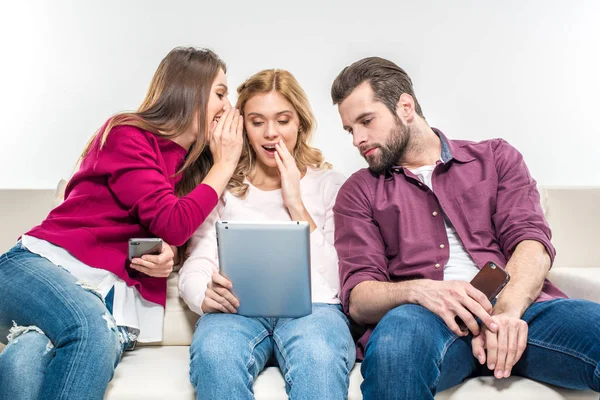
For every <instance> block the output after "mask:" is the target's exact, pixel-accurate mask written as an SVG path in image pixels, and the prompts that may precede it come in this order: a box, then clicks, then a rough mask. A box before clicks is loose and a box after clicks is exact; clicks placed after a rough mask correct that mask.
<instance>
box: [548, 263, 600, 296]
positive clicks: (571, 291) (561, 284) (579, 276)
mask: <svg viewBox="0 0 600 400" xmlns="http://www.w3.org/2000/svg"><path fill="white" fill-rule="evenodd" d="M548 279H550V281H552V283H554V284H555V285H556V286H558V288H559V289H560V290H562V291H563V292H564V293H565V294H566V295H567V296H569V297H571V298H573V299H584V300H590V301H594V302H596V303H600V267H585V268H574V267H563V268H553V269H551V270H550V272H549V273H548Z"/></svg>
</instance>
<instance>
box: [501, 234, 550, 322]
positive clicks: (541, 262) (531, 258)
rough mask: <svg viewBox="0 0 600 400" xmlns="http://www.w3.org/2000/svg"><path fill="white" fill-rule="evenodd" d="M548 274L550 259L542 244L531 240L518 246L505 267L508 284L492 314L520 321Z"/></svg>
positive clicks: (537, 294)
mask: <svg viewBox="0 0 600 400" xmlns="http://www.w3.org/2000/svg"><path fill="white" fill-rule="evenodd" d="M549 270H550V256H549V255H548V252H547V251H546V248H545V247H544V245H543V244H541V243H540V242H537V241H534V240H524V241H522V242H521V243H519V244H518V245H517V247H516V248H515V251H514V252H513V255H512V257H511V258H510V260H509V261H508V264H507V265H506V271H508V273H509V274H510V282H509V283H508V285H506V288H504V290H503V291H502V293H501V294H500V296H499V297H498V301H497V302H496V305H495V306H494V313H510V314H513V315H515V316H516V317H517V318H521V316H523V314H524V313H525V310H527V308H528V307H529V306H530V305H531V304H532V303H533V302H534V301H535V299H537V297H538V296H539V294H540V292H541V290H542V287H543V286H544V279H545V278H546V274H547V273H548V271H549Z"/></svg>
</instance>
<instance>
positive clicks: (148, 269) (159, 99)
mask: <svg viewBox="0 0 600 400" xmlns="http://www.w3.org/2000/svg"><path fill="white" fill-rule="evenodd" d="M225 72H226V68H225V64H224V63H223V62H222V61H221V60H220V59H219V58H218V56H217V55H216V54H214V53H213V52H211V51H209V50H203V49H195V48H176V49H174V50H172V51H171V52H170V53H169V54H168V55H167V56H166V57H165V58H164V59H163V60H162V62H161V63H160V65H159V67H158V70H157V71H156V73H155V75H154V78H153V80H152V82H151V85H150V88H149V90H148V93H147V95H146V98H145V99H144V101H143V103H142V105H141V106H140V107H139V109H138V110H137V111H136V112H131V113H121V114H118V115H116V116H114V117H111V118H110V119H109V120H108V121H107V122H106V123H105V124H104V126H103V127H102V128H100V130H99V131H98V132H97V133H96V134H95V135H94V137H93V138H92V140H91V141H90V143H89V144H88V146H87V148H86V149H85V151H84V152H83V155H82V158H81V160H80V167H79V170H78V171H77V172H76V173H75V175H74V176H73V177H72V179H71V180H70V182H69V184H68V186H67V188H66V192H65V201H64V202H63V203H62V204H61V205H59V206H58V207H56V208H55V209H54V210H52V211H51V212H50V214H49V215H48V217H47V218H46V219H45V220H44V221H43V222H42V223H41V224H40V225H39V226H36V227H34V228H33V229H31V230H30V231H29V232H27V233H25V234H24V235H23V236H22V237H21V238H20V240H19V242H18V243H17V244H16V246H14V247H13V248H12V249H11V250H10V251H9V252H8V253H6V254H4V255H2V256H0V277H1V279H0V331H1V329H2V328H5V329H9V328H10V327H11V326H12V328H10V333H9V335H8V341H9V342H8V346H7V347H6V348H5V350H4V351H3V352H2V353H1V354H0V398H2V399H32V398H42V399H48V398H53V399H69V400H72V399H102V398H103V397H104V394H105V391H106V388H107V386H108V382H109V381H110V380H111V378H112V376H113V372H114V368H115V367H116V365H117V364H118V362H119V360H120V359H121V356H122V353H123V351H124V350H128V349H132V348H133V347H134V345H135V343H136V341H141V342H142V341H148V342H149V341H160V340H161V339H162V322H163V321H162V318H163V312H164V305H165V298H166V277H167V276H168V275H169V273H170V272H171V270H172V267H173V263H174V252H173V250H172V248H171V246H170V245H173V246H181V245H183V244H184V243H185V242H186V241H187V240H188V239H189V238H190V237H191V236H192V234H193V233H194V231H195V230H196V229H197V228H198V227H199V226H200V224H202V222H203V221H204V219H205V218H206V216H207V215H209V214H210V212H211V211H212V209H213V208H214V207H215V205H216V204H217V200H218V198H219V196H220V195H221V193H222V192H223V190H224V188H225V186H226V185H227V182H228V181H229V179H230V178H231V175H232V174H233V171H234V169H235V167H236V165H237V162H238V159H239V156H240V153H241V148H242V143H243V140H242V127H243V122H242V117H241V116H240V114H239V112H238V111H237V110H233V109H231V106H230V103H229V101H228V99H227V80H226V76H225ZM144 237H158V238H161V239H163V247H162V251H161V252H160V254H158V255H145V256H143V257H141V258H135V259H133V260H132V262H129V260H128V254H127V250H128V240H129V239H130V238H144Z"/></svg>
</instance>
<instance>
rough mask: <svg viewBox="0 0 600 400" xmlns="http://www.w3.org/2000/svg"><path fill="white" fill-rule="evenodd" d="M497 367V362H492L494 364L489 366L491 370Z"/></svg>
mask: <svg viewBox="0 0 600 400" xmlns="http://www.w3.org/2000/svg"><path fill="white" fill-rule="evenodd" d="M495 367H496V364H492V365H490V366H488V368H489V369H490V370H492V369H494V368H495Z"/></svg>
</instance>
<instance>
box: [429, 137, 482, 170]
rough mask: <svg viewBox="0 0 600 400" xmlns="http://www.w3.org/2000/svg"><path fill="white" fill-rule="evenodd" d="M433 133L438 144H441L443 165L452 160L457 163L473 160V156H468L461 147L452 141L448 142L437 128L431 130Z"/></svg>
mask: <svg viewBox="0 0 600 400" xmlns="http://www.w3.org/2000/svg"><path fill="white" fill-rule="evenodd" d="M431 129H433V132H434V133H435V134H436V135H438V137H439V138H440V142H442V161H443V162H444V164H446V163H448V162H449V161H450V160H452V159H454V160H456V161H458V162H462V163H467V162H470V161H473V160H475V158H474V157H473V156H471V155H470V154H468V153H467V152H466V151H465V150H464V149H463V148H462V146H460V145H459V144H458V143H456V142H455V141H453V140H450V139H448V138H447V137H446V135H444V134H443V133H442V131H440V130H439V129H437V128H431Z"/></svg>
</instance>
